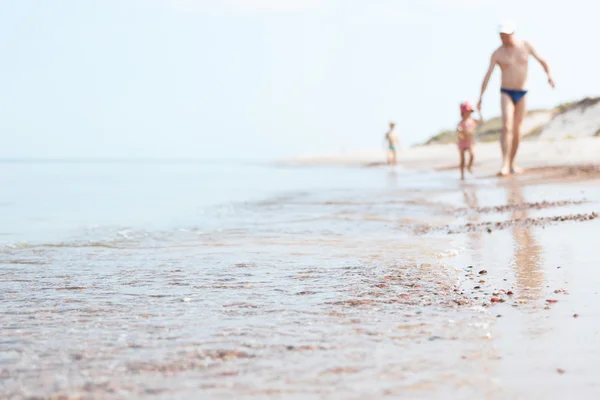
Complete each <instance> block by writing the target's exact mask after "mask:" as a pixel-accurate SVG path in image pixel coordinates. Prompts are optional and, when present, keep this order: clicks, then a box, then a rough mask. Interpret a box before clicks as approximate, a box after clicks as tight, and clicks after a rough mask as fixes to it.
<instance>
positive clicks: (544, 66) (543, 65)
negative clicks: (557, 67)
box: [525, 42, 554, 87]
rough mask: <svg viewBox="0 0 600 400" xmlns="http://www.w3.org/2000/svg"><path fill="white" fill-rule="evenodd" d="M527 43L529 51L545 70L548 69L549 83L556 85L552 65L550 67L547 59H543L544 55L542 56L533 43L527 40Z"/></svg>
mask: <svg viewBox="0 0 600 400" xmlns="http://www.w3.org/2000/svg"><path fill="white" fill-rule="evenodd" d="M525 45H526V46H527V48H528V49H529V53H530V54H531V55H532V56H533V58H535V59H536V60H537V61H538V62H539V63H540V65H541V66H542V68H544V71H546V75H548V83H549V84H550V86H552V87H554V79H552V75H551V74H550V67H548V63H547V62H546V60H545V59H543V58H542V56H540V54H539V53H538V52H537V50H536V49H535V48H534V47H533V46H532V45H531V43H529V42H525Z"/></svg>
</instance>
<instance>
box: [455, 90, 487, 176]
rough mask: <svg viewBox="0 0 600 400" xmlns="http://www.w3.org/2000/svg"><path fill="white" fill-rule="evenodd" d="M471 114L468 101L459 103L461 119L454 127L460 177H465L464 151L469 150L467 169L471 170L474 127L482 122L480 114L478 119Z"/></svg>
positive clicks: (471, 109)
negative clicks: (458, 154) (456, 138)
mask: <svg viewBox="0 0 600 400" xmlns="http://www.w3.org/2000/svg"><path fill="white" fill-rule="evenodd" d="M471 114H473V106H471V103H469V102H468V101H465V102H464V103H462V104H461V105H460V116H461V118H462V119H461V121H460V122H459V123H458V126H457V127H456V132H457V133H458V151H459V152H460V179H462V180H464V179H465V152H467V151H468V152H469V165H468V166H467V169H468V170H469V172H472V171H471V167H472V166H473V159H474V158H475V128H477V125H479V124H482V123H483V118H481V114H480V115H479V118H481V119H479V120H476V119H473V118H471Z"/></svg>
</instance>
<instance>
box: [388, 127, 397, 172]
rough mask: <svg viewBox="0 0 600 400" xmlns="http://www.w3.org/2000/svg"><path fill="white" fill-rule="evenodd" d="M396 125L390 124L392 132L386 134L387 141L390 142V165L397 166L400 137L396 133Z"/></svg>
mask: <svg viewBox="0 0 600 400" xmlns="http://www.w3.org/2000/svg"><path fill="white" fill-rule="evenodd" d="M395 127H396V124H395V123H394V122H390V130H389V131H387V133H386V134H385V140H387V142H388V164H391V165H396V164H397V163H398V159H397V155H396V153H397V151H398V150H397V147H398V135H397V134H396V131H395Z"/></svg>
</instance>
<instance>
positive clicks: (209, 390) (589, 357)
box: [0, 139, 600, 399]
mask: <svg viewBox="0 0 600 400" xmlns="http://www.w3.org/2000/svg"><path fill="white" fill-rule="evenodd" d="M598 143H600V141H599V142H598ZM535 145H538V147H537V148H536V147H535V146H534V144H533V143H526V144H525V145H524V146H523V152H522V154H521V159H522V160H523V166H525V167H527V168H528V170H527V171H526V173H525V174H523V175H521V176H514V177H508V178H504V179H498V178H495V177H492V176H491V175H493V172H494V166H495V160H494V156H497V151H498V149H497V147H496V146H493V145H481V146H478V162H477V164H476V168H475V174H474V176H472V177H469V179H468V180H467V181H465V182H464V183H462V182H460V181H459V180H458V171H457V170H455V169H454V166H453V164H452V163H453V162H454V161H455V160H454V157H453V156H455V154H454V152H453V151H452V150H454V149H453V148H452V146H445V147H442V146H440V147H431V148H418V149H415V150H414V153H413V152H412V150H411V153H410V154H411V155H410V157H409V153H408V152H407V153H405V154H404V155H403V157H402V158H401V160H402V163H403V165H401V166H400V167H399V168H397V169H391V168H388V167H387V166H386V167H381V168H377V167H371V168H342V169H340V168H333V169H329V170H323V172H320V173H319V174H321V175H323V174H326V173H328V174H334V175H332V178H331V181H332V182H337V183H340V182H341V181H343V180H344V179H348V183H343V182H342V183H340V185H341V186H340V187H339V188H338V189H336V190H324V189H318V190H315V191H301V192H298V191H296V192H289V193H288V194H287V195H285V196H277V197H268V198H265V199H264V200H261V201H258V202H248V203H246V204H238V205H235V206H234V205H231V206H230V208H229V211H228V212H227V214H226V215H225V214H219V215H220V216H219V218H220V221H222V222H221V226H224V225H222V224H223V221H230V223H232V224H233V225H231V226H230V227H229V228H226V229H223V228H219V229H217V230H215V231H214V232H210V231H205V232H202V233H201V234H200V233H197V232H195V231H194V230H189V229H187V230H182V229H177V230H174V231H173V232H172V233H169V232H166V231H165V232H161V233H160V234H159V233H158V232H157V233H152V232H145V233H143V234H140V235H137V236H136V234H135V232H129V233H126V234H125V235H122V234H121V233H119V235H118V236H116V237H114V238H112V237H107V234H106V233H104V234H103V235H104V236H103V237H98V238H97V239H95V240H93V241H89V240H85V241H82V240H81V239H78V240H75V241H61V242H41V243H38V244H33V243H32V244H26V243H20V244H11V245H7V246H6V245H5V246H3V247H2V252H1V253H0V262H1V263H2V266H3V267H2V275H1V284H2V289H3V290H2V292H3V303H2V309H1V310H2V314H3V317H2V318H3V321H6V325H5V329H3V330H2V331H1V332H2V337H1V341H2V352H1V355H2V358H1V360H2V367H1V372H0V379H2V387H3V389H2V390H3V392H2V397H4V398H11V399H21V398H25V399H26V398H29V399H33V398H67V399H78V398H85V399H87V398H92V399H93V398H123V397H127V398H158V399H168V398H189V399H192V398H197V396H198V393H202V398H206V399H221V398H222V399H228V398H233V397H235V398H240V399H259V398H260V399H265V398H267V399H269V398H272V399H275V398H291V399H295V398H298V399H300V398H302V399H324V398H327V399H349V398H357V399H358V398H374V399H375V398H410V399H413V398H427V399H430V398H436V399H437V398H440V399H442V398H456V399H460V398H465V399H466V398H486V399H521V398H522V399H531V398H544V399H560V398H564V397H565V396H575V397H579V398H595V397H596V396H598V395H599V394H600V385H599V384H598V383H597V378H596V375H595V368H594V365H595V360H596V359H597V357H596V353H598V352H600V346H599V345H598V344H597V341H596V340H595V339H596V337H597V334H598V332H599V331H600V319H598V318H597V315H596V314H597V313H598V311H597V307H596V306H595V305H596V303H597V301H598V296H599V295H600V294H599V292H600V291H599V290H598V288H600V274H598V273H597V272H596V265H595V263H596V260H597V257H596V253H595V248H594V246H595V243H596V241H595V239H594V238H595V233H596V232H598V229H599V228H600V218H599V216H598V211H599V210H600V207H599V206H598V205H599V204H600V186H599V185H598V182H599V178H600V170H599V168H598V167H597V166H594V165H593V164H591V162H592V161H593V152H594V151H595V149H596V147H594V146H598V144H597V142H595V141H593V140H587V139H578V140H573V141H565V142H547V143H544V144H538V143H535ZM494 149H495V150H496V151H494ZM536 149H537V150H536ZM442 153H444V156H442V155H441V154H442ZM446 153H449V154H446ZM534 157H537V158H535V159H534ZM434 160H435V162H434ZM325 161H326V162H327V163H336V164H344V165H354V166H366V165H369V164H372V163H373V162H375V159H369V158H367V157H364V158H358V157H356V158H353V159H351V160H349V159H348V158H345V159H344V160H343V161H342V160H341V159H340V158H337V159H335V158H334V159H332V158H329V159H327V160H325ZM325 161H323V159H320V162H325ZM302 163H309V164H311V165H310V167H309V168H308V167H307V166H297V165H296V166H292V165H289V164H288V165H287V166H285V167H278V168H280V169H281V171H282V172H281V173H284V174H288V173H298V174H302V175H299V176H305V175H304V174H307V173H308V174H309V175H306V177H307V178H309V177H312V178H311V179H314V176H315V175H314V174H315V172H316V171H321V170H319V168H320V167H318V166H317V165H316V163H317V159H314V158H313V159H311V160H304V161H302ZM428 167H429V168H434V169H435V170H436V171H425V169H426V168H428ZM410 168H414V169H415V170H414V171H412V170H410ZM419 169H421V171H419ZM326 171H329V172H326ZM335 174H339V175H335ZM282 176H287V175H282ZM323 176H324V175H323ZM294 179H296V180H295V182H296V185H297V182H298V180H297V179H298V178H294ZM321 179H323V178H321ZM289 180H290V178H286V179H285V181H289ZM379 180H381V182H379ZM359 182H365V183H369V182H371V183H370V185H371V186H365V187H364V188H362V189H356V188H354V189H351V187H352V186H358V185H360V184H359ZM221 212H222V211H219V213H221ZM223 216H226V217H227V218H228V219H227V220H223V219H222V218H223ZM243 221H244V222H243ZM242 222H243V223H242ZM225 226H226V225H225ZM65 327H67V328H65Z"/></svg>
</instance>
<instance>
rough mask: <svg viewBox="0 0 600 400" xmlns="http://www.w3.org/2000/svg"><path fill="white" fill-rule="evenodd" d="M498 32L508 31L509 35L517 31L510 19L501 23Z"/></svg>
mask: <svg viewBox="0 0 600 400" xmlns="http://www.w3.org/2000/svg"><path fill="white" fill-rule="evenodd" d="M498 33H506V34H508V35H512V34H513V33H515V24H513V23H512V22H509V21H505V22H503V23H501V24H500V26H499V27H498Z"/></svg>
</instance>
